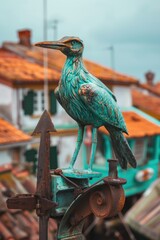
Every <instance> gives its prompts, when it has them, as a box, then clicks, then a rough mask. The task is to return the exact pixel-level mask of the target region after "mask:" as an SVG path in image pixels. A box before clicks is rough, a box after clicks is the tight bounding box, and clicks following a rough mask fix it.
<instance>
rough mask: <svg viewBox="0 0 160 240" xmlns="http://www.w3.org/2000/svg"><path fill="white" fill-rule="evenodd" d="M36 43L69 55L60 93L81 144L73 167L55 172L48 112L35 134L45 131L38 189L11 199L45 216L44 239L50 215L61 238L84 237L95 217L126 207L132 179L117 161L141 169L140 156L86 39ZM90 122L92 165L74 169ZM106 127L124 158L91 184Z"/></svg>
mask: <svg viewBox="0 0 160 240" xmlns="http://www.w3.org/2000/svg"><path fill="white" fill-rule="evenodd" d="M36 46H40V47H46V48H52V49H58V50H60V51H62V52H63V53H64V54H65V55H67V60H66V63H65V65H64V68H63V71H62V76H61V79H60V82H59V85H58V87H57V88H56V90H55V95H56V98H57V100H58V101H59V103H60V104H61V105H62V107H63V108H64V109H65V110H66V112H67V113H68V114H69V115H70V116H71V117H72V118H73V119H74V120H75V121H77V123H78V126H79V130H78V137H77V143H76V148H75V151H74V153H73V156H72V159H71V162H70V165H69V168H68V169H66V170H64V169H54V170H51V169H50V167H49V147H50V132H55V131H56V130H55V128H54V125H53V123H52V121H51V119H50V116H49V114H48V113H47V111H45V112H44V113H43V115H42V116H41V119H40V121H39V123H38V124H37V127H36V128H35V130H34V132H33V134H41V141H40V147H39V157H38V169H37V190H36V192H35V193H34V194H33V193H32V194H20V195H17V196H14V197H12V198H9V199H8V200H7V206H8V207H9V208H14V209H22V210H24V209H28V210H33V209H35V210H36V213H37V215H38V216H39V228H40V229H39V239H40V240H42V239H43V240H47V239H48V235H47V231H48V230H47V226H48V220H49V218H50V217H52V218H54V219H58V220H59V219H60V218H61V221H60V224H59V227H58V233H57V239H59V240H60V239H63V240H73V239H74V240H82V239H84V236H83V233H82V230H83V226H84V223H85V219H86V218H87V217H88V216H89V215H91V214H94V215H95V216H96V217H100V218H106V217H113V216H115V215H116V214H117V213H119V212H120V211H121V210H122V208H123V206H124V202H125V195H124V190H123V188H122V184H124V183H126V180H125V179H123V178H119V177H118V173H117V163H118V161H119V163H120V165H121V167H122V168H124V169H126V168H127V163H128V162H129V163H130V165H131V166H133V167H136V160H135V158H134V156H133V154H132V152H131V150H130V148H129V146H128V144H127V141H126V139H125V138H124V136H123V132H125V133H127V129H126V126H125V122H124V119H123V116H122V114H121V112H120V110H119V108H118V106H117V103H116V98H115V96H114V95H113V93H112V92H111V91H110V90H109V89H108V88H107V87H106V86H105V85H104V84H103V83H102V82H101V81H99V80H98V79H97V78H95V77H94V76H93V75H91V74H90V73H89V72H88V71H87V70H86V69H85V67H84V65H83V62H82V53H83V42H82V41H81V40H80V39H79V38H77V37H64V38H62V39H61V40H59V41H54V42H41V43H37V44H36ZM86 125H91V126H92V128H93V130H92V149H91V156H90V164H89V168H88V170H87V171H85V170H82V171H78V170H76V169H74V164H75V162H76V159H77V155H78V152H79V150H80V147H81V144H82V141H83V134H84V127H85V126H86ZM100 126H105V127H106V128H107V130H108V131H109V133H110V136H111V140H112V143H113V148H114V151H115V155H116V157H117V158H118V161H117V160H114V159H110V160H108V162H109V172H108V176H106V177H104V178H103V179H100V180H98V181H97V182H96V183H94V184H93V185H91V184H90V179H91V178H94V177H99V175H100V174H99V173H94V172H92V164H93V162H94V157H95V152H96V145H97V129H98V128H99V127H100ZM52 161H54V159H52ZM106 175H107V173H106ZM82 202H83V204H82Z"/></svg>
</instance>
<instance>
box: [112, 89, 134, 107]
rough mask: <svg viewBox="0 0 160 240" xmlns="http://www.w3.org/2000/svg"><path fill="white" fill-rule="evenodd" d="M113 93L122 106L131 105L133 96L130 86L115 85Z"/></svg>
mask: <svg viewBox="0 0 160 240" xmlns="http://www.w3.org/2000/svg"><path fill="white" fill-rule="evenodd" d="M113 93H114V95H115V96H116V98H117V103H118V105H119V106H120V107H131V106H132V96H131V87H130V86H114V87H113Z"/></svg>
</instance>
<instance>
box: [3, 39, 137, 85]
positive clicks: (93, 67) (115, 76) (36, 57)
mask: <svg viewBox="0 0 160 240" xmlns="http://www.w3.org/2000/svg"><path fill="white" fill-rule="evenodd" d="M3 47H4V48H5V49H10V50H12V51H13V52H15V53H16V54H17V55H20V56H22V57H23V58H25V59H28V60H32V61H34V62H36V63H38V64H41V65H43V50H42V49H41V48H38V47H30V48H28V47H25V46H22V45H19V44H15V43H4V44H3ZM47 52H48V67H49V68H50V69H54V71H56V72H57V74H58V76H59V77H60V72H61V70H62V67H63V65H64V62H65V56H64V55H63V54H62V53H61V52H58V51H54V50H50V49H49V50H47ZM84 64H85V65H86V68H87V69H88V71H89V72H91V73H92V74H93V75H94V76H96V77H97V78H99V79H101V80H102V81H103V82H104V83H106V84H123V85H124V84H125V85H128V84H137V83H138V80H137V79H136V78H134V77H130V76H127V75H124V74H121V73H119V72H117V71H114V70H112V69H110V68H107V67H104V66H102V65H100V64H97V63H94V62H91V61H89V60H84ZM52 76H53V80H55V77H56V75H55V76H54V74H52ZM56 80H57V79H56Z"/></svg>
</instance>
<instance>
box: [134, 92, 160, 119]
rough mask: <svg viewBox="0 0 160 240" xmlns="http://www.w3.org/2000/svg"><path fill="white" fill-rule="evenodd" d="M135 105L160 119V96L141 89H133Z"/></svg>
mask: <svg viewBox="0 0 160 240" xmlns="http://www.w3.org/2000/svg"><path fill="white" fill-rule="evenodd" d="M132 101H133V106H135V107H137V108H139V109H141V110H142V111H144V112H146V113H148V114H150V115H151V116H153V117H155V118H157V119H159V120H160V98H159V97H156V96H153V95H151V94H148V93H146V94H145V93H144V92H143V91H140V90H138V89H137V90H132Z"/></svg>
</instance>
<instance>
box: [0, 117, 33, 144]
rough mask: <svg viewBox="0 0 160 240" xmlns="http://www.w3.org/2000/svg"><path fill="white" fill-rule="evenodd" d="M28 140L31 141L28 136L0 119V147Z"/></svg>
mask: <svg viewBox="0 0 160 240" xmlns="http://www.w3.org/2000/svg"><path fill="white" fill-rule="evenodd" d="M29 140H31V137H30V136H29V135H27V134H26V133H24V132H22V131H21V130H19V129H17V128H16V127H15V126H13V125H12V124H11V123H9V122H7V121H5V120H4V119H2V118H0V145H5V144H12V143H21V142H26V141H29Z"/></svg>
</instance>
